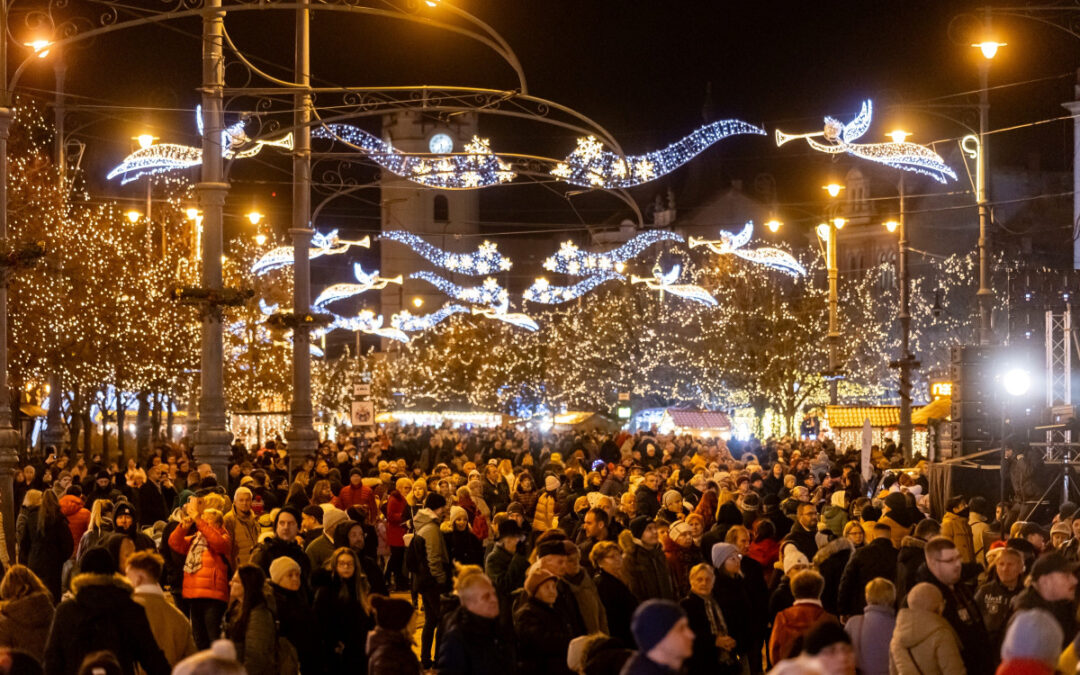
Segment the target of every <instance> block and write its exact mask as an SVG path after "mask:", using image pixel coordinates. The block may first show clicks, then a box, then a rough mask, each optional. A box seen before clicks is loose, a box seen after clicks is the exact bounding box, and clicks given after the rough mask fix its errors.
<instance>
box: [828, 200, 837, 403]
mask: <svg viewBox="0 0 1080 675" xmlns="http://www.w3.org/2000/svg"><path fill="white" fill-rule="evenodd" d="M836 235H837V229H836V222H835V219H833V218H830V219H829V239H828V241H827V242H826V245H825V258H826V264H827V266H828V270H829V335H828V338H827V339H828V341H829V378H830V379H829V405H836V403H837V398H838V393H837V387H838V385H839V382H838V381H837V378H836V376H837V370H839V368H840V359H839V354H838V353H837V347H838V346H839V345H838V343H839V341H840V329H839V327H838V326H837V323H838V318H837V304H838V299H837V290H836V285H837V278H838V277H839V270H838V269H837V260H836Z"/></svg>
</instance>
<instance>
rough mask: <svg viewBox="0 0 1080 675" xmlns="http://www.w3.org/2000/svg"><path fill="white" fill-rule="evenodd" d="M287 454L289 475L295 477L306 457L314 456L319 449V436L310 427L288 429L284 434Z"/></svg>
mask: <svg viewBox="0 0 1080 675" xmlns="http://www.w3.org/2000/svg"><path fill="white" fill-rule="evenodd" d="M285 442H286V443H287V444H288V452H289V475H295V474H296V472H297V470H299V469H300V467H301V466H303V464H304V460H305V459H307V458H308V457H314V456H315V450H317V449H318V447H319V434H318V432H316V431H315V430H314V429H312V428H311V427H308V428H306V429H289V430H288V431H286V432H285Z"/></svg>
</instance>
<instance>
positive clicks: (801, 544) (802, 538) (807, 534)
mask: <svg viewBox="0 0 1080 675" xmlns="http://www.w3.org/2000/svg"><path fill="white" fill-rule="evenodd" d="M817 520H818V512H817V507H816V506H814V505H813V504H809V503H806V502H803V503H801V504H799V507H798V511H797V512H796V514H795V524H794V525H792V526H791V531H790V532H788V534H787V536H786V537H784V539H783V541H781V542H780V555H781V556H783V555H784V548H785V547H786V546H787V545H788V544H791V545H794V546H795V548H797V549H799V552H801V553H802V554H803V555H805V556H806V559H807V560H813V559H814V554H816V553H817V549H818V546H817V538H816V534H817Z"/></svg>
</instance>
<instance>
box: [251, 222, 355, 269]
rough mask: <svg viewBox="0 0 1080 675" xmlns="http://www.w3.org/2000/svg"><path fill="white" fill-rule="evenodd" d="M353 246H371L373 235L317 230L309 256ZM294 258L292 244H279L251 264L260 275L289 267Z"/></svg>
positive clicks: (340, 251)
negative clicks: (345, 235)
mask: <svg viewBox="0 0 1080 675" xmlns="http://www.w3.org/2000/svg"><path fill="white" fill-rule="evenodd" d="M352 246H360V247H362V248H371V237H368V236H365V237H363V238H362V239H356V240H351V239H342V238H340V237H339V236H338V231H337V230H331V231H330V232H329V233H327V234H322V233H320V232H316V233H315V234H314V235H313V236H312V237H311V248H310V249H309V251H310V252H309V254H308V257H309V258H310V259H312V260H314V259H315V258H319V257H322V256H324V255H337V254H339V253H344V252H345V251H348V250H349V248H350V247H352ZM293 258H294V255H293V247H292V246H278V247H276V248H273V249H271V250H269V251H267V252H266V253H265V254H263V256H262V257H260V258H259V259H258V260H256V261H255V263H254V264H253V265H252V266H251V271H252V273H253V274H256V275H259V274H264V273H266V272H269V271H270V270H275V269H278V268H281V267H287V266H289V265H291V264H293Z"/></svg>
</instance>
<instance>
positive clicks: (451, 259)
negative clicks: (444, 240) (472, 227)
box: [380, 230, 514, 276]
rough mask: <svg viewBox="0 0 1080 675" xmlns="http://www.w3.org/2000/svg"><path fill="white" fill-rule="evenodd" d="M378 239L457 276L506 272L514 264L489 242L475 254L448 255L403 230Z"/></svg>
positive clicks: (387, 233) (383, 235)
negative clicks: (412, 252) (393, 243)
mask: <svg viewBox="0 0 1080 675" xmlns="http://www.w3.org/2000/svg"><path fill="white" fill-rule="evenodd" d="M380 238H381V239H388V240H390V241H396V242H398V243H399V244H405V245H406V246H408V247H409V248H411V249H412V250H413V251H414V252H416V254H417V255H419V256H420V257H422V258H424V259H425V260H427V261H428V262H430V263H433V264H435V265H438V266H439V267H443V268H445V269H448V270H450V271H451V272H455V273H457V274H467V275H469V276H483V275H486V274H491V273H493V272H507V271H509V270H510V268H511V267H513V266H514V263H513V262H511V261H510V259H509V258H507V257H506V256H504V255H502V254H501V253H499V251H498V248H497V246H496V245H495V244H493V243H491V242H489V241H485V242H484V243H483V244H480V248H479V250H477V251H476V252H475V253H450V252H447V251H443V250H442V249H439V248H436V247H434V246H432V245H431V244H429V243H427V242H426V241H424V240H423V239H421V238H420V237H418V236H416V235H415V234H413V233H411V232H405V231H404V230H390V231H388V232H383V233H382V234H381V235H380Z"/></svg>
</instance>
